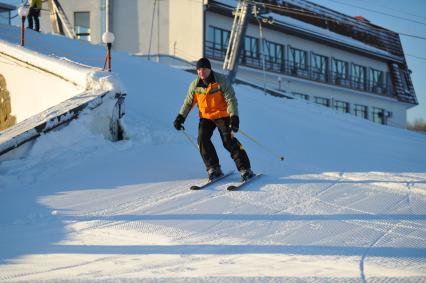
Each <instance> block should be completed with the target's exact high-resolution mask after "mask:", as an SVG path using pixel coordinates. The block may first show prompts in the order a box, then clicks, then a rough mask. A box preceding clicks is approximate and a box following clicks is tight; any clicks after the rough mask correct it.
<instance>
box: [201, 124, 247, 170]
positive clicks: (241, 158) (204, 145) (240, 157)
mask: <svg viewBox="0 0 426 283" xmlns="http://www.w3.org/2000/svg"><path fill="white" fill-rule="evenodd" d="M230 121H231V120H230V118H229V117H226V118H220V119H216V120H210V119H204V118H201V119H200V124H199V126H198V147H199V149H200V153H201V157H202V158H203V161H204V164H205V165H206V168H207V170H209V169H210V168H213V167H216V166H218V165H219V158H218V156H217V153H216V149H215V147H214V145H213V143H212V142H211V137H212V135H213V132H214V130H215V129H216V128H218V130H219V133H220V137H221V139H222V143H223V146H224V147H225V148H226V149H227V150H228V151H229V153H230V154H231V157H232V159H233V160H234V162H235V165H236V166H237V169H238V170H239V171H240V170H244V169H250V161H249V158H248V156H247V153H246V151H245V150H244V148H243V146H242V145H241V143H240V142H239V141H238V140H237V139H236V138H235V137H234V135H233V133H232V131H231V128H230V127H229V125H230Z"/></svg>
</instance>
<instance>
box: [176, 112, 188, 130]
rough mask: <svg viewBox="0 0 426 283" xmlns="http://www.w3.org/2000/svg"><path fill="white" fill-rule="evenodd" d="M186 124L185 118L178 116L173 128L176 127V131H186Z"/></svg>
mask: <svg viewBox="0 0 426 283" xmlns="http://www.w3.org/2000/svg"><path fill="white" fill-rule="evenodd" d="M184 122H185V118H184V117H183V116H182V115H180V114H179V115H177V117H176V120H175V122H174V123H173V126H175V128H176V130H178V131H180V130H185V128H184V127H183V126H182V124H183V123H184Z"/></svg>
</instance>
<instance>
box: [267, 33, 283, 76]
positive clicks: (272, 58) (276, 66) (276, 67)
mask: <svg viewBox="0 0 426 283" xmlns="http://www.w3.org/2000/svg"><path fill="white" fill-rule="evenodd" d="M263 50H264V52H265V65H266V69H267V70H272V71H278V72H280V71H282V70H283V64H284V62H283V58H284V46H283V45H282V44H278V43H274V42H271V41H267V40H265V41H264V49H263Z"/></svg>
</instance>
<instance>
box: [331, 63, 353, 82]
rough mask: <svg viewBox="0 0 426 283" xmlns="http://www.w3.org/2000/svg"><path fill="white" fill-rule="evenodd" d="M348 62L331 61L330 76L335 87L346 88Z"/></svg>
mask: <svg viewBox="0 0 426 283" xmlns="http://www.w3.org/2000/svg"><path fill="white" fill-rule="evenodd" d="M348 71H349V68H348V62H345V61H342V60H338V59H334V58H333V59H332V64H331V76H332V80H333V83H334V84H336V85H342V86H348V81H347V80H348V73H349V72H348Z"/></svg>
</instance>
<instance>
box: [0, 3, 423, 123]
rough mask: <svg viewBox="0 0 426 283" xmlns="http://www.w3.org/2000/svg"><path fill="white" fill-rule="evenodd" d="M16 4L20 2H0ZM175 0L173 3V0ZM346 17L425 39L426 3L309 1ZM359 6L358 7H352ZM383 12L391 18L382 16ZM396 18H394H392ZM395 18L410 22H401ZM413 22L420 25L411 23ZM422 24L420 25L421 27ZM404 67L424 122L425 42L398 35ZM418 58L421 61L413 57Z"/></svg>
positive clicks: (416, 114) (412, 113)
mask: <svg viewBox="0 0 426 283" xmlns="http://www.w3.org/2000/svg"><path fill="white" fill-rule="evenodd" d="M0 1H1V2H3V3H9V4H14V5H17V4H19V3H21V0H0ZM175 1H176V0H175ZM310 1H311V2H314V3H317V4H320V5H322V6H325V7H328V8H331V9H333V10H336V11H339V12H342V13H344V14H347V15H350V16H358V15H361V16H363V17H365V18H366V19H368V20H369V21H371V22H372V23H374V24H376V25H379V26H382V27H384V28H387V29H390V30H393V31H395V32H399V33H406V34H413V35H418V36H421V37H426V14H425V13H424V11H426V0H404V1H402V0H310ZM355 6H359V7H355ZM371 10H376V11H379V12H380V13H386V14H390V15H394V16H389V15H383V14H380V13H378V12H373V11H371ZM395 16H396V17H395ZM398 17H403V18H407V19H410V20H411V21H408V20H404V19H401V18H398ZM412 21H417V22H420V23H415V22H412ZM421 23H424V24H421ZM400 37H401V42H402V46H403V47H404V52H405V54H406V60H407V62H408V67H409V69H410V70H411V71H412V75H411V78H412V80H413V83H414V88H415V90H416V94H417V98H418V101H419V105H418V106H416V107H414V108H411V109H410V110H408V120H409V121H413V120H415V119H417V118H422V119H424V120H426V79H425V78H424V77H425V75H426V52H425V51H426V40H424V39H417V38H411V37H407V36H403V35H401V36H400ZM416 56H417V57H422V58H425V59H420V58H416Z"/></svg>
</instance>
